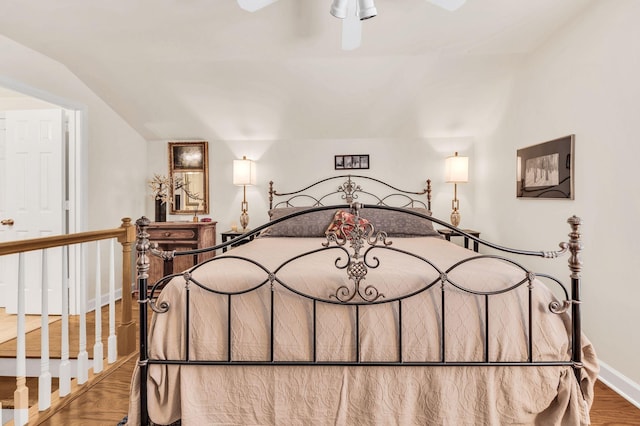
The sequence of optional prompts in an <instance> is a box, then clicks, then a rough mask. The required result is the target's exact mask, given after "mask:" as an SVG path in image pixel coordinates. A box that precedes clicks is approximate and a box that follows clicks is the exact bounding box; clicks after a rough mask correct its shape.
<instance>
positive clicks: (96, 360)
mask: <svg viewBox="0 0 640 426" xmlns="http://www.w3.org/2000/svg"><path fill="white" fill-rule="evenodd" d="M101 263H102V259H101V258H100V241H96V266H95V268H96V279H95V289H96V291H95V295H96V296H95V297H96V299H95V300H96V301H95V310H94V312H95V314H94V315H95V326H94V327H95V335H96V336H95V343H94V344H93V373H94V374H97V373H100V372H102V368H103V365H104V364H103V361H102V358H103V356H104V350H103V347H102V306H101V302H100V300H101V297H100V294H102V293H101V292H102V275H101V272H102V271H101V269H100V264H101ZM109 291H111V289H109ZM109 298H111V296H109Z"/></svg>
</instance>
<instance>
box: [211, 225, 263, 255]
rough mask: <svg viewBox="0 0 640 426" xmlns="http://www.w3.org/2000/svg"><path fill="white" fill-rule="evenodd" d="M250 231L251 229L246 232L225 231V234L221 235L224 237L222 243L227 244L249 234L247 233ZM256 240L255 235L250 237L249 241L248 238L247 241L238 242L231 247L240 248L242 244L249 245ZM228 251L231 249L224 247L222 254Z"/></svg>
mask: <svg viewBox="0 0 640 426" xmlns="http://www.w3.org/2000/svg"><path fill="white" fill-rule="evenodd" d="M249 231H250V230H249V229H247V230H246V231H245V232H242V231H232V230H229V231H224V232H223V233H222V234H220V235H222V242H223V243H226V242H227V241H228V240H233V239H234V238H237V237H239V236H240V235H242V234H245V233H247V232H249ZM254 238H255V235H252V236H250V237H249V238H248V239H246V238H245V239H243V240H241V241H238V242H237V243H235V244H233V245H232V246H231V247H238V246H240V245H242V244H246V243H248V242H249V241H251V240H253V239H254ZM228 249H229V247H224V248H223V249H222V252H223V253H224V252H226V251H227V250H228Z"/></svg>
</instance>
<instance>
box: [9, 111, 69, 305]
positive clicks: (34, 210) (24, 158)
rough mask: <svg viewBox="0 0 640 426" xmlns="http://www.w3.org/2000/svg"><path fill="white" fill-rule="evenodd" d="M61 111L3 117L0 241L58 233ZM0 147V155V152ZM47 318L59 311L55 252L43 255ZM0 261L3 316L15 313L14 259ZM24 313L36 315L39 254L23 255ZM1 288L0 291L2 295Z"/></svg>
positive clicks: (59, 280) (58, 271)
mask: <svg viewBox="0 0 640 426" xmlns="http://www.w3.org/2000/svg"><path fill="white" fill-rule="evenodd" d="M64 132H65V126H64V110H62V109H53V110H25V111H6V112H5V136H4V159H2V158H0V163H4V164H3V167H2V168H0V191H2V194H1V195H0V219H3V220H5V221H7V220H10V221H12V224H7V222H5V225H0V229H1V231H0V241H11V240H18V239H25V238H37V237H45V236H49V235H57V234H63V233H64V229H65V227H64V204H63V199H64V194H65V185H64V158H65V156H63V150H64V144H63V141H64ZM1 148H2V147H0V152H1V151H2V149H1ZM47 253H48V265H49V267H48V269H49V271H48V273H47V274H48V277H49V279H48V281H49V288H48V297H49V312H50V313H51V314H59V313H60V312H61V306H62V294H61V288H62V254H61V249H49V250H48V251H47ZM3 257H4V259H3V258H2V257H0V262H2V263H0V291H2V293H0V294H3V295H5V296H6V297H3V298H2V299H3V300H4V304H5V305H6V311H7V313H16V312H17V255H16V256H8V257H7V256H3ZM25 262H26V264H25V287H26V298H25V300H26V313H27V314H39V313H40V305H41V282H42V271H41V266H42V263H41V262H42V261H41V254H40V252H29V253H27V254H26V255H25ZM2 286H4V290H2Z"/></svg>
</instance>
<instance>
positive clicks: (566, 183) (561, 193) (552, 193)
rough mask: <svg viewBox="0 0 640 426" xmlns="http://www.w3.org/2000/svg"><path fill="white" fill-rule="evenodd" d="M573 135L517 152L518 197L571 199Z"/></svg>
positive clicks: (572, 193) (572, 195) (572, 197)
mask: <svg viewBox="0 0 640 426" xmlns="http://www.w3.org/2000/svg"><path fill="white" fill-rule="evenodd" d="M574 145H575V135H568V136H564V137H561V138H558V139H554V140H551V141H548V142H543V143H539V144H537V145H533V146H530V147H527V148H521V149H519V150H518V158H517V177H516V179H517V188H516V191H517V192H516V194H517V197H518V198H549V199H558V198H560V199H569V200H573V199H574V192H573V187H574V173H573V170H574Z"/></svg>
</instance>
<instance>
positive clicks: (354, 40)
mask: <svg viewBox="0 0 640 426" xmlns="http://www.w3.org/2000/svg"><path fill="white" fill-rule="evenodd" d="M361 42H362V21H361V20H360V18H359V17H358V7H357V2H356V0H349V3H348V5H347V16H346V17H345V18H344V20H343V21H342V50H353V49H357V48H358V47H360V44H361Z"/></svg>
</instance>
